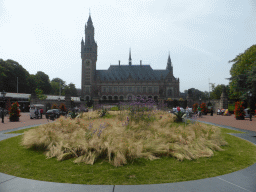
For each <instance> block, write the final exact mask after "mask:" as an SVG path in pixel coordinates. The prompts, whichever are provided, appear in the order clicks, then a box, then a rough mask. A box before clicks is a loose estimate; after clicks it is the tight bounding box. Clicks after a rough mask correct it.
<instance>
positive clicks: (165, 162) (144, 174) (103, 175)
mask: <svg viewBox="0 0 256 192" xmlns="http://www.w3.org/2000/svg"><path fill="white" fill-rule="evenodd" d="M30 129H31V128H30ZM24 131H25V130H20V131H16V132H15V133H22V132H24ZM227 133H242V132H238V131H234V130H229V129H224V128H221V135H222V136H223V138H224V139H225V140H226V141H227V142H228V143H229V145H226V146H222V147H221V148H222V149H225V151H214V156H213V157H210V158H200V159H198V160H191V161H189V160H186V159H185V160H184V161H182V162H181V161H178V160H177V159H175V158H172V157H162V158H161V159H157V160H153V161H150V160H146V159H143V158H141V159H136V160H134V161H133V162H129V163H128V164H127V165H124V166H121V167H114V166H113V165H111V164H109V163H108V162H107V161H106V160H101V159H99V160H97V161H96V163H95V164H93V165H87V164H83V163H81V164H74V163H73V160H74V159H69V160H65V161H57V160H56V158H52V159H46V156H45V155H44V154H43V151H33V150H31V149H25V148H24V147H22V146H21V145H20V142H21V139H22V136H23V135H20V136H17V137H13V138H9V139H6V140H4V141H1V142H0V148H1V156H0V172H2V173H6V174H9V175H14V176H17V177H22V178H28V179H34V180H41V181H50V182H59V183H73V184H89V185H97V184H98V185H100V184H101V185H138V184H157V183H173V182H181V181H189V180H198V179H203V178H208V177H215V176H218V175H223V174H227V173H231V172H234V171H238V170H241V169H244V168H246V167H248V166H250V165H253V164H254V163H256V146H255V145H253V144H252V143H250V142H247V141H244V140H242V139H239V138H237V137H235V136H232V135H229V134H227Z"/></svg>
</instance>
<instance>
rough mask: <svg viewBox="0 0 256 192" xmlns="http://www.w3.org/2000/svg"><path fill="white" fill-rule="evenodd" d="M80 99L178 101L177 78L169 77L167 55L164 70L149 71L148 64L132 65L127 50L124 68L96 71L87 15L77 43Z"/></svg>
mask: <svg viewBox="0 0 256 192" xmlns="http://www.w3.org/2000/svg"><path fill="white" fill-rule="evenodd" d="M81 58H82V78H81V81H82V82H81V98H83V99H85V100H91V99H92V100H94V101H98V100H102V101H104V100H105V101H106V100H116V101H118V100H135V99H136V97H137V96H141V97H144V98H146V99H149V98H152V99H154V100H158V101H159V100H161V101H163V100H165V99H167V98H172V99H179V83H180V82H179V78H175V77H174V76H173V66H172V62H171V58H170V54H169V56H168V59H167V65H166V69H164V70H153V69H152V68H151V66H150V65H143V64H142V61H140V64H136V65H134V64H132V57H131V50H130V53H129V60H128V64H127V65H121V64H120V61H119V63H118V64H117V65H110V67H109V68H108V70H96V62H97V43H96V42H95V39H94V26H93V23H92V19H91V16H89V18H88V21H87V25H85V41H84V40H83V39H82V42H81Z"/></svg>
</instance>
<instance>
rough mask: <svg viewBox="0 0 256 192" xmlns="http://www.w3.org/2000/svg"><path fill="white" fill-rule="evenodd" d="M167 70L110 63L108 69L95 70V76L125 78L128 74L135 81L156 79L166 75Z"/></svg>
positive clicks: (103, 78)
mask: <svg viewBox="0 0 256 192" xmlns="http://www.w3.org/2000/svg"><path fill="white" fill-rule="evenodd" d="M168 73H169V70H153V69H152V68H151V66H150V65H131V66H129V65H120V66H119V65H110V67H109V68H108V70H96V77H97V78H100V80H101V81H104V80H119V81H122V80H126V79H128V77H129V75H131V77H132V78H133V79H135V80H137V81H154V80H155V81H157V80H160V79H161V75H162V76H163V79H164V78H166V76H167V75H168Z"/></svg>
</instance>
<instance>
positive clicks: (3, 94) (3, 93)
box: [1, 91, 6, 123]
mask: <svg viewBox="0 0 256 192" xmlns="http://www.w3.org/2000/svg"><path fill="white" fill-rule="evenodd" d="M1 94H2V96H3V105H4V106H3V108H2V123H4V109H5V95H6V93H5V92H4V91H3V92H2V93H1Z"/></svg>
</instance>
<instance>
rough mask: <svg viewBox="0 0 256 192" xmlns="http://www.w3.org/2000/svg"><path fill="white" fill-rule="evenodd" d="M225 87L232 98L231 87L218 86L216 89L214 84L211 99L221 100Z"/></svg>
mask: <svg viewBox="0 0 256 192" xmlns="http://www.w3.org/2000/svg"><path fill="white" fill-rule="evenodd" d="M223 86H224V87H225V89H226V93H227V96H228V97H230V93H229V90H230V88H229V85H217V86H216V87H215V85H214V84H212V91H211V93H210V99H220V96H221V94H222V89H223Z"/></svg>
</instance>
